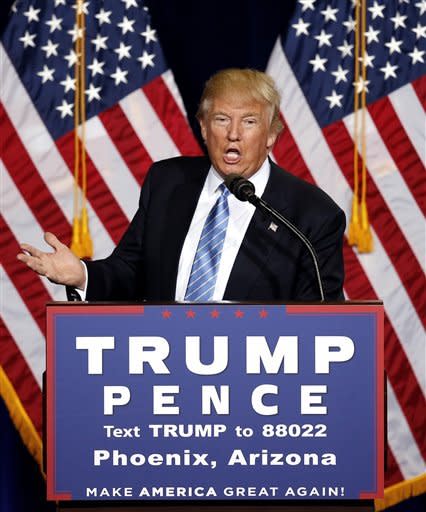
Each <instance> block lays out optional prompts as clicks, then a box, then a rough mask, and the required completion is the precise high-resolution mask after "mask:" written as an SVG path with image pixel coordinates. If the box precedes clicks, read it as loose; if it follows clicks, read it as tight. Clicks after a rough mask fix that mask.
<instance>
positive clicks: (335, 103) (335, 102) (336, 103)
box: [325, 89, 343, 108]
mask: <svg viewBox="0 0 426 512" xmlns="http://www.w3.org/2000/svg"><path fill="white" fill-rule="evenodd" d="M342 98H343V94H337V92H336V91H335V90H334V89H333V91H332V93H331V96H326V97H325V99H326V100H327V101H328V102H329V103H330V105H329V108H334V107H341V106H342V103H341V101H340V100H341V99H342Z"/></svg>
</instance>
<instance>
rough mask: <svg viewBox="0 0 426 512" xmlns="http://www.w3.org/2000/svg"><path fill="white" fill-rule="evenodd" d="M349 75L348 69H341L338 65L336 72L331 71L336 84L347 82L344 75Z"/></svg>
mask: <svg viewBox="0 0 426 512" xmlns="http://www.w3.org/2000/svg"><path fill="white" fill-rule="evenodd" d="M348 73H349V70H348V69H343V68H342V66H341V65H340V64H339V66H338V68H337V69H336V71H332V72H331V74H332V75H333V76H335V77H336V84H338V83H339V82H347V81H348V79H347V78H346V75H347V74H348Z"/></svg>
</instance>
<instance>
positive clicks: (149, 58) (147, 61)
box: [138, 50, 155, 69]
mask: <svg viewBox="0 0 426 512" xmlns="http://www.w3.org/2000/svg"><path fill="white" fill-rule="evenodd" d="M154 57H155V54H154V53H151V54H149V53H148V52H147V51H145V50H144V51H143V54H142V55H141V56H140V57H138V61H139V62H140V63H141V64H142V69H145V68H146V67H147V66H150V67H152V68H153V67H154Z"/></svg>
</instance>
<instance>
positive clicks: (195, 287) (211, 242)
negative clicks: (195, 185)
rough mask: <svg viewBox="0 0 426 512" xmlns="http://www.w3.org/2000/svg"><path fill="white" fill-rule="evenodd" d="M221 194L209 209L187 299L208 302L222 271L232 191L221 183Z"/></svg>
mask: <svg viewBox="0 0 426 512" xmlns="http://www.w3.org/2000/svg"><path fill="white" fill-rule="evenodd" d="M218 190H220V192H221V195H220V197H219V198H218V200H217V201H216V203H215V204H214V206H213V208H212V209H211V210H210V212H209V214H208V216H207V219H206V222H205V224H204V227H203V231H202V232H201V236H200V240H199V242H198V247H197V251H196V253H195V257H194V262H193V263H192V269H191V275H190V276H189V281H188V287H187V289H186V293H185V300H188V301H191V302H205V301H209V300H212V298H213V293H214V289H215V286H216V279H217V273H218V270H219V264H220V257H221V254H222V249H223V242H224V241H225V234H226V228H227V226H228V219H229V207H228V195H229V190H228V189H227V188H226V187H225V184H224V183H222V184H221V185H219V188H218Z"/></svg>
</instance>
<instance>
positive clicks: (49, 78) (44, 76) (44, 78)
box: [37, 64, 55, 84]
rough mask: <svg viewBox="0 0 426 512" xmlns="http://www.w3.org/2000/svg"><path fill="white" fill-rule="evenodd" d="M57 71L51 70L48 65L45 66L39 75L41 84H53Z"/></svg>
mask: <svg viewBox="0 0 426 512" xmlns="http://www.w3.org/2000/svg"><path fill="white" fill-rule="evenodd" d="M54 72H55V70H54V69H53V68H51V69H49V68H48V67H47V66H46V64H45V65H44V66H43V69H42V71H39V72H38V73H37V75H38V76H39V77H41V83H42V84H44V83H46V82H53V73H54Z"/></svg>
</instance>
